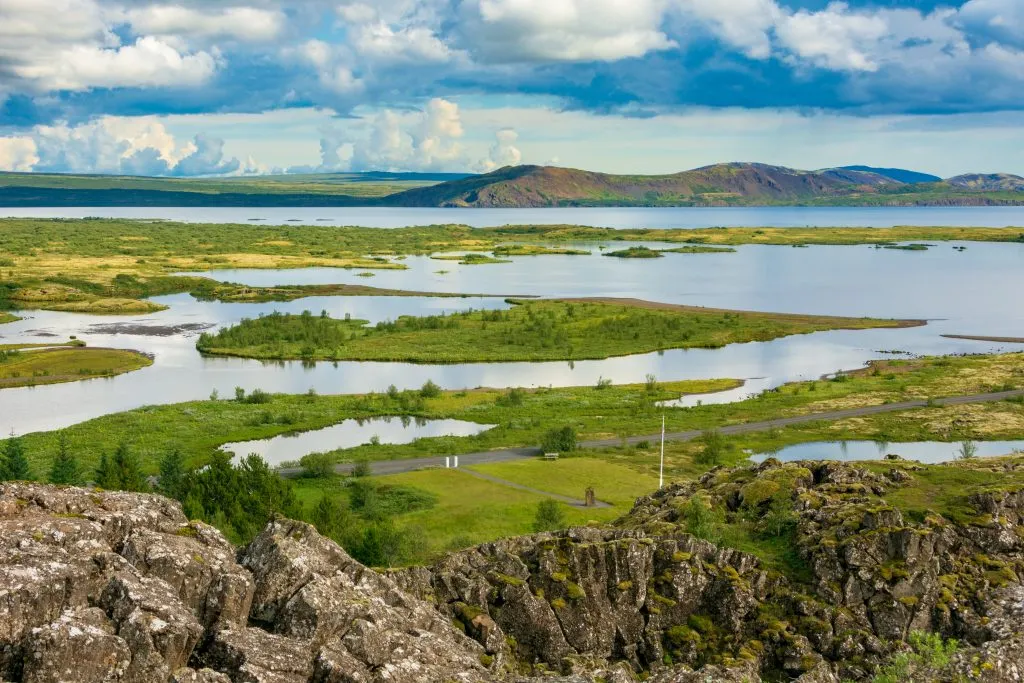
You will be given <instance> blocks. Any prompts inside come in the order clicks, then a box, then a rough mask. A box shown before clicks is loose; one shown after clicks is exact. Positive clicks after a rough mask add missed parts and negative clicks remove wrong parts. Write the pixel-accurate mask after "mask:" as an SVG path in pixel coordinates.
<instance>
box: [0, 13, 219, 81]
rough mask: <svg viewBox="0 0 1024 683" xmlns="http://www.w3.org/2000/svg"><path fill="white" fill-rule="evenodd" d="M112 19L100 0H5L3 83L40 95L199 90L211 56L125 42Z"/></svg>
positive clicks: (151, 41)
mask: <svg viewBox="0 0 1024 683" xmlns="http://www.w3.org/2000/svg"><path fill="white" fill-rule="evenodd" d="M108 14H109V12H107V11H106V10H105V9H104V8H103V7H102V6H101V5H99V4H98V3H97V2H96V1H95V0H0V82H3V81H5V80H14V81H16V82H23V83H25V84H26V85H27V86H28V87H29V88H30V89H33V90H36V91H52V90H72V91H80V90H87V89H90V88H94V87H104V88H115V87H158V86H197V85H202V84H204V83H206V82H207V81H209V80H210V78H211V77H212V76H213V74H214V72H215V71H216V69H217V66H218V59H217V57H216V56H215V54H214V53H210V52H205V51H199V52H194V53H189V52H187V51H185V50H183V49H182V48H181V46H180V45H178V44H176V43H177V42H178V41H173V40H171V39H162V38H157V37H154V36H141V37H138V38H137V39H136V40H135V41H134V42H133V43H131V44H127V45H122V44H121V39H120V38H119V37H118V35H117V34H116V33H115V32H114V31H113V30H112V26H111V21H112V20H111V19H110V17H109V16H108Z"/></svg>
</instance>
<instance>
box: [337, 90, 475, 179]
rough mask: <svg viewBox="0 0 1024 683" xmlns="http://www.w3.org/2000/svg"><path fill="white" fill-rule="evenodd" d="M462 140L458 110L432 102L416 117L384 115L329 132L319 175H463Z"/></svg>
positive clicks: (437, 100) (390, 112)
mask: <svg viewBox="0 0 1024 683" xmlns="http://www.w3.org/2000/svg"><path fill="white" fill-rule="evenodd" d="M464 134H465V131H464V129H463V126H462V118H461V114H460V112H459V105H457V104H456V103H454V102H449V101H448V100H444V99H441V98H434V99H432V100H430V101H429V102H427V104H426V107H425V108H424V110H423V111H420V112H414V113H406V114H399V113H398V112H395V111H393V110H390V109H385V110H383V111H380V112H378V113H376V114H375V115H373V116H372V117H368V118H367V119H365V120H364V121H361V122H359V123H357V124H354V125H352V124H349V125H347V126H346V127H344V128H333V129H330V130H328V131H326V132H325V134H324V136H323V138H322V139H321V141H320V156H321V165H320V167H319V170H325V171H326V170H352V171H450V170H454V171H457V170H462V169H464V168H465V167H466V166H467V165H468V164H467V160H466V155H465V150H464V148H463V146H462V143H461V142H460V141H461V139H462V137H463V135H464Z"/></svg>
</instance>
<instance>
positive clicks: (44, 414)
mask: <svg viewBox="0 0 1024 683" xmlns="http://www.w3.org/2000/svg"><path fill="white" fill-rule="evenodd" d="M570 211H571V210H570ZM469 213H473V212H469ZM917 215H920V214H917ZM562 220H563V221H567V220H570V218H567V217H563V218H562ZM519 222H522V221H519ZM918 222H920V221H918ZM618 246H621V245H618ZM966 246H967V251H965V252H959V251H956V250H954V249H953V248H952V247H953V245H952V244H941V243H940V244H939V245H937V246H936V247H934V248H932V249H930V250H928V251H921V252H916V251H915V252H908V251H894V250H880V249H874V248H872V247H867V246H856V247H828V246H822V247H810V248H804V249H796V248H792V247H778V246H742V247H739V248H738V250H737V252H736V253H732V254H668V255H666V257H665V258H662V259H656V260H646V259H645V260H630V259H615V258H605V257H601V256H599V255H597V251H598V250H597V249H596V247H594V252H595V254H594V255H593V256H540V257H514V258H513V259H512V263H509V264H503V265H484V266H462V265H459V264H458V263H456V262H451V261H437V260H432V259H429V258H426V257H410V258H408V259H406V260H405V261H404V263H405V264H407V265H408V266H409V269H408V270H404V271H376V276H375V277H374V278H361V277H358V276H357V273H356V272H355V271H348V270H338V269H331V268H311V269H303V270H295V271H288V270H285V271H269V270H255V271H253V270H250V271H238V270H235V271H214V272H212V273H209V274H208V275H209V276H210V277H215V278H217V279H221V280H230V281H234V282H245V283H250V284H303V283H353V284H362V285H365V284H371V285H374V286H377V287H389V288H391V287H393V288H404V289H416V290H420V291H439V292H473V293H481V294H484V293H493V294H503V295H509V294H522V295H531V294H532V295H547V296H618V297H638V298H643V299H650V300H654V301H663V302H670V303H683V304H693V305H703V306H711V307H721V308H732V309H740V310H762V311H781V312H791V313H819V314H834V315H846V316H869V315H870V316H878V317H891V318H924V319H928V320H929V324H928V325H927V326H924V327H916V328H907V329H895V330H867V331H835V332H824V333H817V334H811V335H800V336H794V337H789V338H785V339H778V340H775V341H771V342H765V343H751V344H737V345H731V346H728V347H726V348H723V349H716V350H705V349H699V350H698V349H694V350H689V351H684V350H675V351H666V352H663V353H650V354H641V355H635V356H627V357H622V358H613V359H608V360H604V361H581V362H576V363H568V362H548V363H478V364H463V365H443V366H431V365H411V364H407V363H352V362H339V363H327V362H321V363H316V364H304V363H302V362H298V361H295V362H269V363H268V362H260V361H253V360H244V359H232V358H204V357H202V356H200V355H199V354H198V353H197V352H196V350H195V341H196V337H197V336H198V334H199V333H200V330H201V329H214V328H217V327H221V326H226V325H231V324H234V323H237V322H238V321H239V320H241V319H242V318H244V317H255V316H257V315H259V314H261V313H269V312H272V311H274V310H278V311H284V312H301V311H302V310H304V309H309V310H312V311H314V312H319V311H320V310H321V309H325V310H327V311H328V313H329V314H330V315H331V316H332V317H339V318H341V317H344V316H345V314H350V315H351V316H352V317H353V318H362V319H368V320H370V321H371V322H378V321H381V320H387V319H394V318H395V317H397V316H399V315H423V314H435V313H441V312H452V311H456V310H465V309H468V308H476V309H479V308H498V307H504V306H507V305H508V304H506V303H505V302H504V301H503V300H502V299H500V298H455V299H453V298H429V297H411V298H399V297H316V298H309V299H303V300H299V301H294V302H288V303H258V304H240V303H216V302H199V301H195V300H193V299H192V298H191V297H190V296H188V295H174V296H168V297H158V298H157V299H156V301H158V302H160V303H164V304H167V305H169V306H170V309H169V310H166V311H162V312H159V313H154V314H149V315H135V316H122V317H112V316H87V315H79V314H72V313H56V312H46V311H27V312H22V313H21V315H25V316H26V318H27V319H26V320H22V321H19V322H15V323H11V324H7V325H3V326H0V343H9V342H19V341H20V342H40V341H47V340H50V339H53V337H52V336H47V335H56V336H58V337H67V336H69V335H72V334H74V335H77V336H78V337H79V338H81V339H83V340H85V341H86V342H87V343H88V344H89V345H90V346H111V347H118V348H134V349H139V350H142V351H146V352H148V353H151V354H153V356H154V364H153V366H152V367H149V368H146V369H143V370H140V371H138V372H134V373H129V374H127V375H122V376H119V377H115V378H110V379H93V380H86V381H82V382H75V383H69V384H59V385H49V386H41V387H34V388H22V389H5V390H3V391H0V430H2V431H3V432H4V433H7V432H9V431H11V430H13V431H14V432H15V433H18V434H23V433H26V432H30V431H37V430H45V429H55V428H60V427H64V426H67V425H70V424H74V423H77V422H80V421H83V420H87V419H90V418H94V417H98V416H100V415H104V414H107V413H112V412H119V411H123V410H128V409H131V408H136V407H139V406H142V405H147V404H159V403H176V402H180V401H187V400H198V399H205V398H207V397H208V396H209V395H210V393H211V392H212V391H213V390H217V391H218V392H219V393H220V394H221V395H222V396H226V395H230V394H231V393H232V392H233V391H234V388H235V387H236V386H241V387H243V388H245V389H246V390H249V391H251V390H252V389H255V388H261V389H263V390H265V391H272V392H287V393H302V392H305V391H307V390H309V389H310V388H313V389H315V390H316V391H318V392H320V393H324V394H326V393H354V392H366V391H371V390H372V391H383V390H385V389H386V388H387V387H388V385H390V384H394V385H396V386H397V387H398V388H400V389H410V388H418V387H420V386H421V385H422V384H423V383H424V382H426V381H427V380H428V379H431V380H433V381H435V382H437V383H438V384H439V385H441V386H442V387H445V388H451V389H460V388H472V387H476V386H492V387H508V386H527V387H529V386H573V385H589V384H594V383H596V382H597V381H598V379H600V378H606V379H611V380H612V381H614V382H616V383H619V382H643V381H644V378H645V375H647V374H653V375H655V377H657V378H658V379H659V380H661V381H667V380H676V379H707V378H720V377H734V378H738V379H744V380H746V381H747V384H746V385H745V386H744V387H743V388H742V389H739V390H737V391H734V392H729V393H724V394H719V395H715V396H703V397H691V398H689V399H687V401H686V402H684V404H692V403H694V402H696V401H697V400H701V401H703V402H705V403H709V402H714V401H724V400H737V399H739V398H742V397H744V396H746V395H749V394H751V393H755V392H759V391H761V390H763V389H765V388H770V387H773V386H778V385H779V384H782V383H785V382H788V381H794V380H807V379H816V378H818V377H820V376H821V375H824V374H827V373H833V372H836V371H837V370H848V369H853V368H858V367H862V366H863V365H864V364H865V363H866V362H868V361H869V360H872V359H877V358H884V357H892V356H890V355H888V354H887V353H885V352H889V351H901V352H906V353H911V354H949V353H989V352H1000V351H1015V350H1021V351H1024V345H1015V344H997V343H991V342H978V341H968V340H952V339H945V338H943V337H942V336H941V335H943V334H971V335H986V336H1003V337H1021V336H1024V309H1022V307H1021V306H1020V305H1019V303H1018V299H1017V293H1018V292H1020V291H1024V244H1016V243H1005V244H992V243H987V244H982V243H967V244H966ZM440 270H447V271H449V272H448V273H447V274H439V273H438V272H437V271H440ZM112 326H113V327H112ZM158 334H163V335H165V336H157V335H158ZM897 357H899V356H897Z"/></svg>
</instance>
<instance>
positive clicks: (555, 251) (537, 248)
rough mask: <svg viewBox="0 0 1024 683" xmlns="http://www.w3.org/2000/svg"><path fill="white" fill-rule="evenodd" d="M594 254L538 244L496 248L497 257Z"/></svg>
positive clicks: (583, 250) (581, 250)
mask: <svg viewBox="0 0 1024 683" xmlns="http://www.w3.org/2000/svg"><path fill="white" fill-rule="evenodd" d="M591 253H592V252H590V251H589V250H587V249H572V248H569V247H545V246H541V245H538V244H504V245H502V246H500V247H495V248H494V255H495V256H546V255H562V256H590V254H591Z"/></svg>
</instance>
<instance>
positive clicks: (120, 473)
mask: <svg viewBox="0 0 1024 683" xmlns="http://www.w3.org/2000/svg"><path fill="white" fill-rule="evenodd" d="M110 466H111V468H112V469H113V476H114V480H115V482H116V485H115V487H114V488H119V489H121V490H122V491H148V490H149V482H147V481H146V476H145V475H144V474H143V473H142V466H141V465H140V464H139V459H138V458H137V457H135V455H134V454H132V452H131V451H129V450H128V444H126V443H125V442H123V441H122V442H121V444H120V445H119V446H118V447H117V450H116V451H114V457H113V458H111V460H110Z"/></svg>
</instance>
